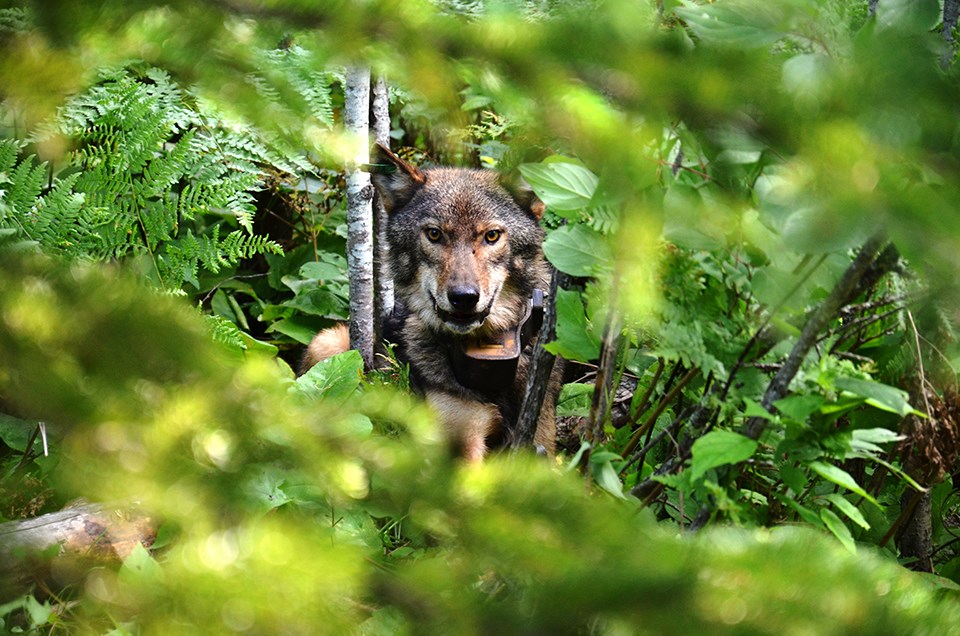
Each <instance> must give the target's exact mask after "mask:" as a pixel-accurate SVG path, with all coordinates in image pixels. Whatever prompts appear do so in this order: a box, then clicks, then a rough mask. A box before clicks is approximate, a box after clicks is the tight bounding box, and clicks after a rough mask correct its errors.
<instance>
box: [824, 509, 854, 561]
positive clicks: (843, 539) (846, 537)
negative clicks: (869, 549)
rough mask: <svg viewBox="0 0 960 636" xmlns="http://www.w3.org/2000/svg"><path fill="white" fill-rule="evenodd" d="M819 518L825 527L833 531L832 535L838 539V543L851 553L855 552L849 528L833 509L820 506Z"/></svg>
mask: <svg viewBox="0 0 960 636" xmlns="http://www.w3.org/2000/svg"><path fill="white" fill-rule="evenodd" d="M820 519H822V520H823V523H824V524H826V526H827V529H828V530H830V532H832V533H833V536H835V537H836V538H837V539H839V540H840V543H841V544H842V545H843V547H845V548H846V549H847V551H848V552H850V553H851V554H856V553H857V544H856V542H854V540H853V535H852V534H850V528H848V527H847V525H846V524H845V523H843V520H842V519H841V518H840V517H838V516H837V514H836V513H835V512H834V511H832V510H830V509H829V508H821V509H820Z"/></svg>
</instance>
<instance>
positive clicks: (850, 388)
mask: <svg viewBox="0 0 960 636" xmlns="http://www.w3.org/2000/svg"><path fill="white" fill-rule="evenodd" d="M834 385H835V386H836V387H837V388H838V389H840V390H842V391H847V392H848V393H852V394H854V395H856V396H859V397H862V398H865V399H866V402H867V404H869V405H870V406H872V407H874V408H878V409H880V410H882V411H889V412H890V413H896V414H897V415H900V416H901V417H906V416H907V415H910V414H914V415H923V413H920V412H919V411H916V410H914V408H913V407H912V406H910V402H909V401H908V397H909V396H908V395H907V392H906V391H903V390H901V389H898V388H896V387H892V386H889V385H886V384H881V383H880V382H874V381H873V380H861V379H859V378H845V377H839V378H837V379H836V380H835V381H834Z"/></svg>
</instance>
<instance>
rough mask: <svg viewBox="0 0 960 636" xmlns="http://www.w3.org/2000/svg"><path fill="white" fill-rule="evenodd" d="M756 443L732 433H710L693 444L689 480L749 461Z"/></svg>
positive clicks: (754, 450)
mask: <svg viewBox="0 0 960 636" xmlns="http://www.w3.org/2000/svg"><path fill="white" fill-rule="evenodd" d="M757 445H758V444H757V441H756V440H753V439H750V438H749V437H746V436H744V435H741V434H739V433H734V432H732V431H711V432H710V433H707V434H706V435H704V436H703V437H701V438H700V439H698V440H697V441H695V442H694V443H693V448H692V454H693V459H691V461H690V469H689V470H690V479H691V480H694V481H696V480H697V479H699V478H700V477H702V476H703V475H704V474H705V473H706V472H707V471H708V470H710V469H712V468H717V467H718V466H725V465H727V464H737V463H739V462H742V461H744V460H747V459H750V458H751V457H752V456H753V454H754V453H755V452H756V451H757Z"/></svg>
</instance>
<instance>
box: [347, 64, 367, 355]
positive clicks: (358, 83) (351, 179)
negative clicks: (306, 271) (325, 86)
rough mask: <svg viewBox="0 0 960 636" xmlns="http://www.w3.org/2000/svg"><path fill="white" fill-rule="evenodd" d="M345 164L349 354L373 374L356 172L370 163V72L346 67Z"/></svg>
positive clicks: (362, 179)
mask: <svg viewBox="0 0 960 636" xmlns="http://www.w3.org/2000/svg"><path fill="white" fill-rule="evenodd" d="M344 101H345V104H344V117H343V119H344V127H345V129H346V134H347V136H348V138H349V139H350V143H351V153H350V156H349V157H348V158H347V166H346V171H347V270H348V274H349V277H350V348H352V349H356V350H357V351H359V352H360V355H362V356H363V362H364V365H365V366H366V367H367V368H368V369H370V368H373V344H374V329H373V325H374V305H373V208H372V205H371V203H372V200H373V186H371V185H370V175H369V174H367V173H366V172H362V171H361V170H360V166H361V164H364V163H369V161H370V148H369V143H370V142H369V139H370V69H369V68H366V67H361V66H351V67H349V68H348V69H347V72H346V77H345V85H344Z"/></svg>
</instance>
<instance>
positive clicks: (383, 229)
mask: <svg viewBox="0 0 960 636" xmlns="http://www.w3.org/2000/svg"><path fill="white" fill-rule="evenodd" d="M372 127H373V136H374V138H375V139H376V141H377V143H378V144H381V145H383V146H386V147H387V148H389V147H390V95H389V92H388V88H387V83H386V81H384V79H383V77H382V76H379V77H377V81H376V82H374V84H373V126H372ZM373 210H374V228H375V231H376V238H377V240H376V259H375V261H374V276H375V281H376V283H375V286H376V301H375V302H376V304H377V317H378V318H382V317H383V316H386V315H387V314H389V313H390V312H391V311H393V276H392V275H391V273H390V271H389V270H388V269H387V263H388V262H389V255H388V252H387V211H386V210H385V209H384V207H383V202H382V201H380V197H379V196H378V195H377V193H376V192H374V197H373ZM378 337H379V334H378Z"/></svg>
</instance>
